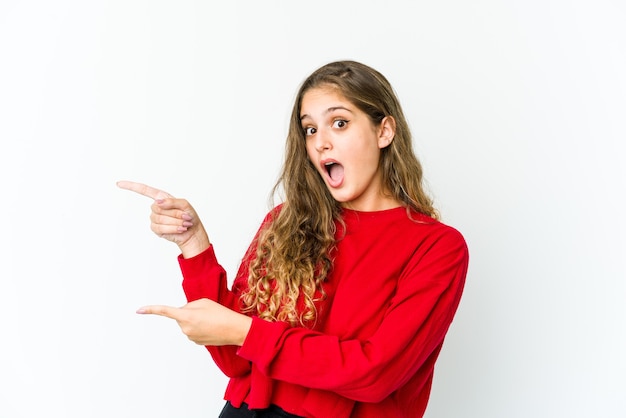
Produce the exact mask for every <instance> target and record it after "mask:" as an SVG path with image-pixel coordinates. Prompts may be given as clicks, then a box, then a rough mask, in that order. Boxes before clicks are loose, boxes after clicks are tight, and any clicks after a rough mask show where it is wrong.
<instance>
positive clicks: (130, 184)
mask: <svg viewBox="0 0 626 418" xmlns="http://www.w3.org/2000/svg"><path fill="white" fill-rule="evenodd" d="M117 187H119V188H120V189H124V190H130V191H131V192H135V193H139V194H140V195H143V196H146V197H149V198H151V199H154V200H157V199H166V198H170V197H174V196H172V195H171V194H169V193H167V192H164V191H163V190H159V189H155V188H154V187H150V186H148V185H147V184H142V183H136V182H134V181H126V180H122V181H118V182H117Z"/></svg>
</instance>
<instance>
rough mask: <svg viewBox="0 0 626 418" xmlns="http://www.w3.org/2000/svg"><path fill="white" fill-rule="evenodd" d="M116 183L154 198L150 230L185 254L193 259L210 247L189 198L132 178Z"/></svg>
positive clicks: (123, 187) (120, 186)
mask: <svg viewBox="0 0 626 418" xmlns="http://www.w3.org/2000/svg"><path fill="white" fill-rule="evenodd" d="M117 186H118V187H119V188H121V189H125V190H130V191H132V192H135V193H139V194H140V195H143V196H146V197H149V198H151V199H154V203H153V204H152V206H151V210H152V213H151V214H150V229H151V230H152V232H154V233H155V234H157V235H158V236H160V237H161V238H165V239H166V240H168V241H172V242H173V243H175V244H176V245H178V248H180V251H181V252H182V254H183V257H185V258H191V257H193V256H195V255H198V254H200V253H201V252H202V251H204V250H206V249H207V248H208V247H209V245H210V241H209V237H208V235H207V233H206V231H205V229H204V226H203V225H202V222H200V218H199V217H198V214H197V213H196V211H195V210H194V208H193V207H192V206H191V205H190V204H189V202H188V201H187V200H185V199H176V198H175V197H174V196H172V195H170V194H169V193H167V192H164V191H163V190H159V189H155V188H154V187H150V186H147V185H145V184H141V183H136V182H133V181H118V182H117Z"/></svg>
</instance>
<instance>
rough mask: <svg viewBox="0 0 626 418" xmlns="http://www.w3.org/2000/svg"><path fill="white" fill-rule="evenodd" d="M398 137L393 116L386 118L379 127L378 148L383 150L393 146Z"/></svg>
mask: <svg viewBox="0 0 626 418" xmlns="http://www.w3.org/2000/svg"><path fill="white" fill-rule="evenodd" d="M395 136H396V120H395V119H394V118H393V116H385V117H384V118H383V120H382V121H381V122H380V126H379V127H378V148H380V149H383V148H386V147H387V146H389V144H391V141H393V138H394V137H395Z"/></svg>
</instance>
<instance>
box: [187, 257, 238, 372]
mask: <svg viewBox="0 0 626 418" xmlns="http://www.w3.org/2000/svg"><path fill="white" fill-rule="evenodd" d="M178 263H179V265H180V269H181V272H182V274H183V290H184V292H185V296H186V297H187V301H188V302H191V301H194V300H198V299H202V298H206V299H211V300H214V301H215V302H218V303H220V304H221V305H224V306H226V307H228V308H230V309H232V310H234V311H238V312H239V311H240V306H239V298H238V296H237V295H236V294H235V293H234V292H232V291H231V290H229V289H228V282H227V278H226V271H225V270H224V269H223V268H222V266H221V265H220V264H219V263H218V262H217V259H216V257H215V252H214V249H213V245H211V246H210V247H209V248H208V249H206V250H205V251H204V252H202V253H200V254H198V255H197V256H195V257H192V258H188V259H185V258H183V257H182V255H180V256H178ZM240 270H241V269H240ZM237 348H238V347H236V346H222V347H213V346H206V349H207V350H208V351H209V353H210V354H211V357H213V360H214V361H215V364H216V365H217V366H218V367H219V369H220V370H221V371H222V372H223V373H224V374H225V375H226V376H228V377H239V376H243V375H245V374H248V373H250V362H249V361H248V360H246V359H243V358H241V357H239V356H238V355H237Z"/></svg>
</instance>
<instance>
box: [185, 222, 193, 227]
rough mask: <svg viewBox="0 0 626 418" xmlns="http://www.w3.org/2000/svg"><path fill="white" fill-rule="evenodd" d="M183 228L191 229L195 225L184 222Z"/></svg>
mask: <svg viewBox="0 0 626 418" xmlns="http://www.w3.org/2000/svg"><path fill="white" fill-rule="evenodd" d="M183 226H184V227H187V228H189V227H190V226H193V224H192V223H191V222H183Z"/></svg>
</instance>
